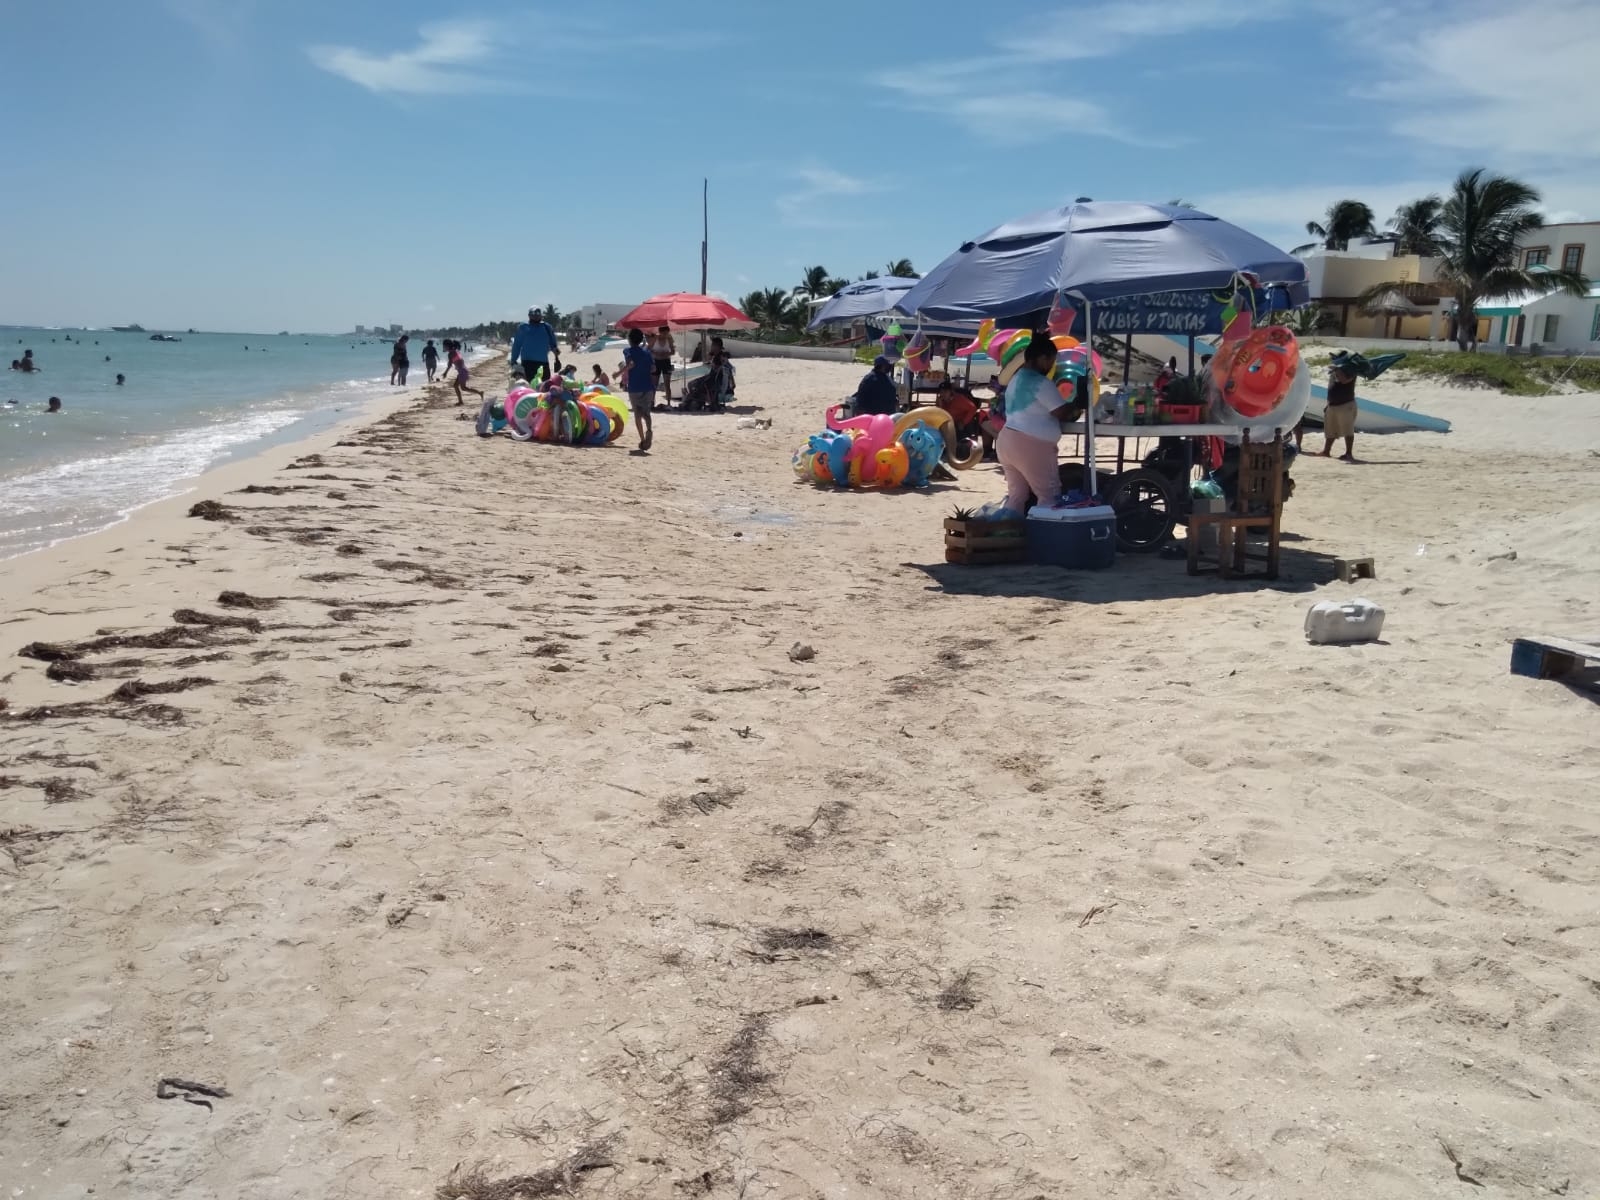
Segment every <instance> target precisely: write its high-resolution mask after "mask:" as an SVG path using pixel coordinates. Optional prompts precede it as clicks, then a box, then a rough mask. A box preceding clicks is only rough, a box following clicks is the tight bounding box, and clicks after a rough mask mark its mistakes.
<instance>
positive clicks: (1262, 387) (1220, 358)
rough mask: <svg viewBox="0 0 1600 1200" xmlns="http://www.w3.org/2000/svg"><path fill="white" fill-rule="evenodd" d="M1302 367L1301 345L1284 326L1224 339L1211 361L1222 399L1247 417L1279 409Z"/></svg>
mask: <svg viewBox="0 0 1600 1200" xmlns="http://www.w3.org/2000/svg"><path fill="white" fill-rule="evenodd" d="M1299 370H1300V344H1299V343H1298V342H1297V341H1295V336H1294V334H1292V333H1290V332H1289V330H1287V329H1285V328H1284V327H1283V326H1281V325H1270V326H1268V327H1266V328H1265V329H1255V330H1252V331H1251V332H1250V334H1249V335H1248V336H1246V337H1243V338H1241V339H1239V340H1238V341H1236V342H1224V343H1223V345H1222V346H1221V348H1220V349H1219V350H1218V351H1217V355H1216V357H1215V358H1213V359H1212V360H1211V378H1212V381H1213V382H1214V383H1215V384H1216V386H1217V391H1218V393H1219V394H1220V395H1221V397H1222V402H1223V403H1224V404H1225V405H1227V407H1228V408H1230V409H1232V410H1233V411H1234V412H1236V413H1238V414H1239V416H1241V417H1243V418H1246V419H1247V420H1249V419H1259V418H1261V417H1265V416H1266V415H1267V414H1269V413H1271V412H1272V411H1273V410H1274V409H1276V408H1277V407H1278V406H1279V405H1280V404H1281V403H1282V402H1283V400H1284V399H1285V398H1286V397H1287V396H1288V395H1289V389H1290V388H1291V386H1292V385H1293V384H1294V381H1295V375H1296V374H1297V373H1298V372H1299Z"/></svg>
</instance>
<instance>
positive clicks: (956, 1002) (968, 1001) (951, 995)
mask: <svg viewBox="0 0 1600 1200" xmlns="http://www.w3.org/2000/svg"><path fill="white" fill-rule="evenodd" d="M935 999H936V1002H937V1003H938V1005H939V1009H940V1011H941V1012H971V1011H972V1010H973V1009H975V1008H977V1007H978V989H977V987H976V984H975V981H974V972H973V970H972V968H971V967H968V968H967V969H966V970H965V971H962V972H961V973H960V974H959V975H957V976H956V977H955V978H954V979H952V980H951V981H950V982H949V983H948V984H946V985H945V987H944V990H943V991H941V992H940V993H939V995H938V996H937V997H936V998H935Z"/></svg>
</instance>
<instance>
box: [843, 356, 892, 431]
mask: <svg viewBox="0 0 1600 1200" xmlns="http://www.w3.org/2000/svg"><path fill="white" fill-rule="evenodd" d="M893 372H894V361H893V360H892V359H890V358H889V357H887V356H886V355H883V354H880V355H878V357H877V358H875V359H873V360H872V370H871V371H869V372H868V373H867V374H866V375H865V376H863V377H862V380H861V382H860V384H858V385H857V387H856V394H855V396H854V397H853V399H854V400H855V414H856V416H858V417H864V416H866V415H867V414H868V413H893V412H894V411H895V410H896V409H898V408H899V407H900V392H899V390H898V389H897V388H896V387H895V386H894V374H893Z"/></svg>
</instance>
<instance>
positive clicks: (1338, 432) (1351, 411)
mask: <svg viewBox="0 0 1600 1200" xmlns="http://www.w3.org/2000/svg"><path fill="white" fill-rule="evenodd" d="M1322 432H1323V434H1324V435H1326V436H1325V439H1324V441H1323V443H1322V457H1323V458H1327V457H1328V456H1329V455H1331V454H1332V453H1333V444H1334V442H1336V441H1338V440H1339V439H1340V438H1343V439H1344V453H1343V454H1341V455H1340V456H1339V459H1340V461H1341V462H1355V460H1356V373H1355V372H1354V371H1352V370H1351V369H1350V368H1349V367H1345V366H1335V367H1334V368H1333V372H1332V374H1330V375H1329V376H1328V403H1327V406H1326V407H1325V408H1323V410H1322Z"/></svg>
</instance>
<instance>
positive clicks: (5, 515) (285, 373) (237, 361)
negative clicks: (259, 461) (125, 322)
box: [0, 326, 425, 559]
mask: <svg viewBox="0 0 1600 1200" xmlns="http://www.w3.org/2000/svg"><path fill="white" fill-rule="evenodd" d="M175 336H177V337H181V338H182V339H183V340H182V341H181V342H152V341H150V340H149V334H148V333H113V332H111V331H109V330H77V329H17V328H11V327H7V326H0V365H6V364H9V363H10V362H11V360H12V359H14V358H21V357H22V352H23V350H25V349H31V350H32V351H33V356H34V359H35V361H36V362H37V363H38V364H39V366H40V368H41V369H40V370H39V371H38V372H36V373H33V374H23V373H22V372H20V371H6V372H5V374H4V375H0V559H4V558H11V557H13V556H15V555H18V554H23V553H26V552H27V551H29V550H36V549H38V548H40V547H42V546H48V545H51V544H52V543H54V542H57V541H60V540H62V539H64V538H69V537H76V536H78V535H80V534H84V533H91V532H93V531H94V530H97V529H103V528H105V527H106V526H108V525H112V524H115V523H116V522H117V521H119V520H121V519H122V518H123V517H124V516H126V515H127V514H128V513H130V512H132V511H133V510H134V509H137V508H139V507H141V506H143V505H145V504H149V503H150V502H151V501H154V500H159V499H162V498H163V497H166V496H172V495H176V494H178V493H179V492H181V491H183V490H184V489H185V486H186V484H187V482H188V481H189V480H191V479H193V477H194V476H196V475H198V474H200V473H201V472H203V471H206V470H208V469H209V468H211V467H214V466H216V465H218V464H220V463H223V462H227V461H229V460H231V459H236V458H242V457H246V456H248V455H250V454H252V453H255V452H256V451H258V450H260V449H261V448H262V447H264V446H269V445H273V444H277V443H283V442H290V441H295V440H298V439H300V438H302V437H305V436H307V435H308V434H311V433H315V432H318V431H320V430H323V429H327V428H330V427H331V426H333V425H335V424H337V423H339V422H340V421H343V420H347V419H349V418H351V417H353V416H358V415H360V413H361V412H362V411H363V409H365V408H366V407H367V406H368V405H369V404H371V402H372V401H374V400H375V399H376V398H377V397H379V396H380V395H382V394H383V393H385V392H387V391H389V390H390V388H389V342H388V341H387V340H383V341H374V340H371V339H367V340H365V341H363V340H361V339H356V338H351V337H344V338H337V337H312V336H307V335H298V334H297V335H291V336H287V337H281V336H276V335H268V334H237V333H194V334H191V333H178V334H176V335H175ZM69 339H70V340H69ZM421 344H422V339H420V338H414V339H413V347H412V351H411V363H412V370H411V381H412V383H413V384H414V383H416V382H417V381H418V379H419V378H425V375H424V373H423V370H422V359H421V354H420V350H421ZM247 347H248V348H247ZM108 357H109V358H110V361H109V362H107V361H106V359H107V358H108ZM119 371H120V372H122V374H123V375H124V376H126V378H127V382H126V383H125V384H123V385H122V386H121V387H118V386H117V384H116V376H117V372H119ZM50 396H59V397H61V400H62V403H63V411H62V412H60V413H56V414H48V413H46V412H45V411H44V410H45V402H46V400H47V399H48V398H49V397H50ZM12 400H14V401H16V403H15V404H9V403H6V402H7V401H12Z"/></svg>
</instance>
